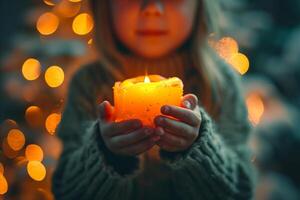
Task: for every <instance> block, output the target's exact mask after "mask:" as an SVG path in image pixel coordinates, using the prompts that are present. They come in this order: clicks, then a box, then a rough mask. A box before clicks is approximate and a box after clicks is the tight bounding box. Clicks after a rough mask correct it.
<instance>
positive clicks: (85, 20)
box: [72, 13, 94, 35]
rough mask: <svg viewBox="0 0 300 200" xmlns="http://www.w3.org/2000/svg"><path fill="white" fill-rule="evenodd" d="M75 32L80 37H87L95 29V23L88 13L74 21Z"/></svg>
mask: <svg viewBox="0 0 300 200" xmlns="http://www.w3.org/2000/svg"><path fill="white" fill-rule="evenodd" d="M72 27H73V31H74V32H75V33H76V34H78V35H86V34H88V33H89V32H91V31H92V29H93V28H94V21H93V18H92V17H91V15H89V14H88V13H82V14H80V15H78V16H76V17H75V19H74V21H73V25H72Z"/></svg>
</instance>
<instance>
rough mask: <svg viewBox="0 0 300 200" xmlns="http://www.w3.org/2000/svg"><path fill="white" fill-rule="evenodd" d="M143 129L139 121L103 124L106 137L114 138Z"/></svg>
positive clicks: (131, 120)
mask: <svg viewBox="0 0 300 200" xmlns="http://www.w3.org/2000/svg"><path fill="white" fill-rule="evenodd" d="M141 127H142V122H141V121H140V120H139V119H130V120H124V121H120V122H112V123H103V125H102V131H103V134H104V136H105V137H109V138H110V137H114V136H116V135H120V134H124V133H128V132H129V131H134V130H137V129H139V128H141Z"/></svg>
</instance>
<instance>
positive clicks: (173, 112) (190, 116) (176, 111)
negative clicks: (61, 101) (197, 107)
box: [161, 105, 201, 127]
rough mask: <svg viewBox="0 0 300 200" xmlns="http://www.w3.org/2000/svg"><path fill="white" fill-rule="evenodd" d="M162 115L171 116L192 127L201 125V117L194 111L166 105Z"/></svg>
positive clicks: (162, 109)
mask: <svg viewBox="0 0 300 200" xmlns="http://www.w3.org/2000/svg"><path fill="white" fill-rule="evenodd" d="M161 112H162V114H165V115H169V116H172V117H175V118H176V119H179V120H180V121H182V122H185V123H187V124H189V125H191V126H195V127H196V126H198V125H199V124H200V123H201V120H200V117H199V116H197V115H196V114H195V113H194V111H192V110H189V109H186V108H181V107H178V106H171V105H165V106H163V107H162V108H161Z"/></svg>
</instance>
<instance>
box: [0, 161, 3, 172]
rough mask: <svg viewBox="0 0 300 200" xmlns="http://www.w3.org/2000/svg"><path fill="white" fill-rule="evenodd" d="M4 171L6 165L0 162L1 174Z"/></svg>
mask: <svg viewBox="0 0 300 200" xmlns="http://www.w3.org/2000/svg"><path fill="white" fill-rule="evenodd" d="M3 173H4V166H3V164H2V163H0V174H3Z"/></svg>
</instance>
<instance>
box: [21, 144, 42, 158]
mask: <svg viewBox="0 0 300 200" xmlns="http://www.w3.org/2000/svg"><path fill="white" fill-rule="evenodd" d="M25 157H26V159H27V160H28V161H42V160H43V157H44V153H43V150H42V148H41V147H40V146H39V145H36V144H30V145H28V146H27V147H26V150H25Z"/></svg>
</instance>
